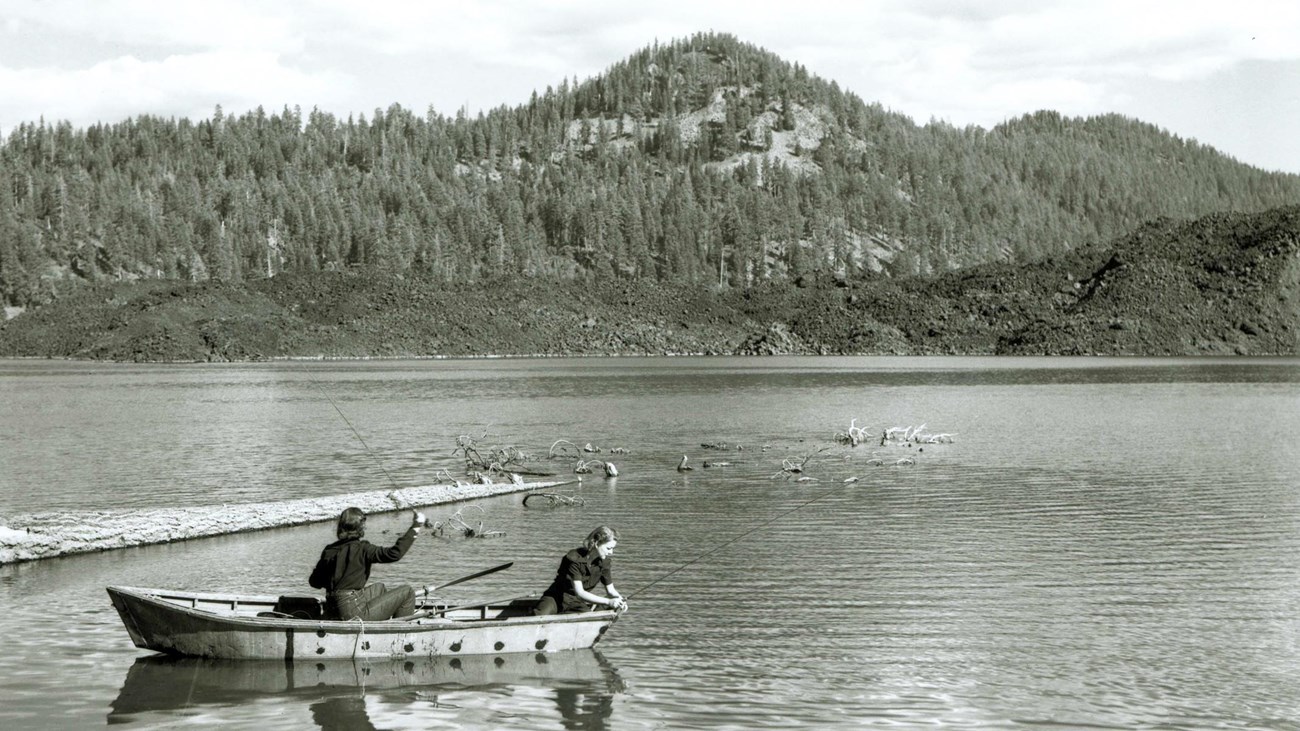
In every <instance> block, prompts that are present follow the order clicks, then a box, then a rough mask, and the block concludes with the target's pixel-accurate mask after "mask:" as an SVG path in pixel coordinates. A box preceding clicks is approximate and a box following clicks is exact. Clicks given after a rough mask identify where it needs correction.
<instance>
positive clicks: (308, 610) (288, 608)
mask: <svg viewBox="0 0 1300 731" xmlns="http://www.w3.org/2000/svg"><path fill="white" fill-rule="evenodd" d="M274 611H276V612H279V613H280V614H287V615H289V616H290V617H293V618H295V619H324V618H325V603H324V602H322V601H321V598H320V597H318V596H313V595H311V594H285V595H284V596H282V597H280V598H279V599H278V600H276V602H275V607H274Z"/></svg>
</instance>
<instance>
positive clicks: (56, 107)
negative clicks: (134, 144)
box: [0, 51, 352, 126]
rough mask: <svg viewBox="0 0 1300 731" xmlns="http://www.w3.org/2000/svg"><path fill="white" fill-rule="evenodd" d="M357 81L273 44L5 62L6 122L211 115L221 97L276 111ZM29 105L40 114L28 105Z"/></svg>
mask: <svg viewBox="0 0 1300 731" xmlns="http://www.w3.org/2000/svg"><path fill="white" fill-rule="evenodd" d="M351 86H352V82H351V80H350V79H347V78H345V77H341V76H338V75H336V74H329V73H325V74H314V75H309V74H305V73H302V72H300V71H297V70H294V69H291V68H287V67H285V66H283V65H282V64H280V62H279V57H278V56H277V55H276V54H274V53H270V52H261V51H259V52H253V53H249V52H240V51H214V52H206V53H195V54H187V55H179V56H169V57H167V58H165V59H163V60H161V61H142V60H140V59H137V58H135V57H132V56H126V57H121V58H115V59H111V60H108V61H103V62H101V63H98V64H95V65H94V66H91V67H90V68H86V69H81V70H77V71H71V72H69V71H63V70H58V69H49V68H45V69H23V70H14V69H0V89H4V95H3V97H2V98H0V122H3V123H5V126H12V124H13V123H15V122H18V121H24V120H34V119H35V118H36V116H44V117H45V118H46V120H47V121H55V120H59V119H70V120H75V121H76V122H77V123H78V124H83V125H84V124H90V123H93V122H95V121H104V122H115V121H118V120H121V119H124V118H127V117H130V116H134V115H136V114H141V113H152V114H161V115H164V116H172V115H175V116H187V117H191V118H206V117H208V116H210V115H211V114H212V111H213V108H214V106H215V105H217V104H221V105H223V106H224V107H226V109H227V110H228V111H230V112H238V111H243V110H247V109H251V108H253V107H256V106H257V105H259V104H261V105H264V106H265V107H266V108H267V111H268V112H274V111H279V109H281V108H282V107H283V106H284V105H293V104H295V103H298V104H302V105H303V106H304V107H306V108H310V106H311V105H312V104H315V103H318V102H320V101H322V100H324V101H326V102H335V103H342V102H343V101H344V100H345V98H346V93H347V91H348V90H349V88H350V87H351ZM30 109H36V110H40V114H39V115H31V114H24V113H23V110H30Z"/></svg>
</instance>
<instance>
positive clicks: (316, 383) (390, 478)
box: [307, 373, 428, 523]
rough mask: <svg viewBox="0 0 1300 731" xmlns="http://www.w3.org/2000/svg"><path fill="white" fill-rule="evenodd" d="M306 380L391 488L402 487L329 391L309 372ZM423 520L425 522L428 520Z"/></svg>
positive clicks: (398, 502)
mask: <svg viewBox="0 0 1300 731" xmlns="http://www.w3.org/2000/svg"><path fill="white" fill-rule="evenodd" d="M307 380H309V381H311V382H312V385H314V386H315V387H316V388H317V389H319V390H320V392H321V395H323V396H324V397H325V400H326V401H329V402H330V406H333V407H334V410H335V411H337V412H338V413H339V416H340V417H342V419H343V423H344V424H347V425H348V428H349V429H351V430H352V433H353V434H354V435H355V436H356V438H357V441H358V442H361V446H363V447H365V448H366V454H369V455H370V458H371V459H373V460H374V461H375V464H376V465H377V466H378V467H379V470H380V471H381V472H383V473H384V477H387V478H388V482H389V483H390V484H391V485H392V486H393V490H400V489H402V488H401V487H399V486H398V485H397V480H394V479H393V476H392V475H391V474H389V472H388V468H387V467H385V466H384V463H383V461H381V460H380V459H379V455H377V454H375V453H374V451H373V450H371V449H370V445H369V444H366V440H365V439H363V438H362V437H361V432H359V431H357V428H356V427H355V426H352V422H351V421H349V420H348V416H347V414H345V413H343V409H340V408H339V405H338V404H336V403H334V399H333V398H331V397H330V393H329V391H326V390H325V387H324V386H322V385H320V382H319V381H317V380H316V379H315V378H312V377H311V374H310V373H307ZM389 499H391V500H392V501H393V502H394V503H396V504H397V506H398V507H399V508H401V509H403V510H405V509H406V508H402V504H401V502H400V501H399V500H398V499H397V498H396V497H395V496H393V495H392V494H390V495H389ZM411 510H415V509H414V508H411ZM416 512H419V511H416ZM425 522H426V523H427V522H428V521H425Z"/></svg>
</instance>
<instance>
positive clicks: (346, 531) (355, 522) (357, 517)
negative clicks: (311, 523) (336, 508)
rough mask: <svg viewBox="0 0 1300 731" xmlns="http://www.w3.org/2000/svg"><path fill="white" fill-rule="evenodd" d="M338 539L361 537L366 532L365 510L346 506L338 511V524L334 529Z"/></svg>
mask: <svg viewBox="0 0 1300 731" xmlns="http://www.w3.org/2000/svg"><path fill="white" fill-rule="evenodd" d="M334 533H335V534H336V535H338V537H339V540H340V541H341V540H344V539H346V538H361V537H363V536H365V534H366V511H364V510H362V509H361V508H348V509H346V510H344V511H343V512H341V513H339V524H338V527H337V528H335V529H334Z"/></svg>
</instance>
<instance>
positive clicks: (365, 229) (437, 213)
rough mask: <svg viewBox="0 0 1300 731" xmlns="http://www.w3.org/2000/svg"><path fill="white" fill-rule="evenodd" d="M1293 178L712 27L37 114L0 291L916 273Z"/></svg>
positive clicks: (4, 164) (9, 142) (1265, 192)
mask: <svg viewBox="0 0 1300 731" xmlns="http://www.w3.org/2000/svg"><path fill="white" fill-rule="evenodd" d="M1297 202H1300V176H1295V175H1283V174H1279V173H1269V172H1264V171H1261V170H1258V169H1255V168H1252V167H1249V166H1246V165H1243V164H1241V163H1238V162H1236V161H1235V160H1232V159H1230V158H1227V157H1225V156H1223V155H1222V154H1220V153H1218V152H1217V151H1215V150H1214V149H1212V148H1209V147H1206V146H1202V145H1199V144H1197V143H1195V142H1193V141H1185V140H1181V139H1178V138H1177V137H1175V136H1172V135H1169V134H1168V133H1166V132H1164V131H1162V130H1160V129H1158V128H1156V127H1153V126H1151V125H1148V124H1144V123H1141V122H1137V121H1134V120H1130V119H1126V118H1123V117H1119V116H1115V115H1109V116H1103V117H1096V118H1088V119H1071V118H1064V117H1062V116H1060V115H1059V114H1056V113H1054V112H1038V113H1035V114H1030V115H1027V116H1024V117H1022V118H1019V119H1016V120H1012V121H1009V122H1007V123H1004V124H1002V125H999V126H997V127H995V128H994V129H992V130H983V129H981V128H976V127H968V128H964V129H958V128H954V127H952V126H951V125H948V124H945V123H941V122H931V123H929V124H927V125H924V126H917V125H916V124H914V123H913V122H912V121H911V120H910V119H908V118H907V117H905V116H902V115H899V114H896V113H892V112H889V111H887V110H885V109H882V108H881V107H880V106H879V105H875V104H867V103H864V102H863V101H862V100H861V99H859V98H858V97H857V96H855V95H853V94H850V93H846V92H844V91H842V90H841V89H839V88H838V86H837V85H836V84H835V83H834V82H828V81H824V80H822V79H820V78H817V77H815V76H812V75H810V74H809V73H807V71H806V70H805V69H804V68H802V67H801V66H799V65H798V64H791V63H788V62H785V61H783V60H781V59H779V58H778V57H776V56H775V55H773V54H771V53H768V52H766V51H763V50H762V49H759V48H756V47H754V46H751V45H748V44H745V43H742V42H740V41H738V40H737V39H735V38H733V37H731V36H727V35H719V34H701V35H697V36H694V37H692V38H689V39H685V40H681V41H678V42H675V43H671V44H667V45H658V44H656V45H654V46H652V47H649V48H646V49H643V50H641V51H639V52H637V53H635V54H633V55H632V56H630V57H629V58H628V59H627V60H625V61H623V62H620V63H618V64H616V65H614V66H612V67H611V68H610V69H608V70H607V71H606V72H605V73H604V74H602V75H600V76H598V77H596V78H593V79H589V80H587V81H585V82H582V83H576V82H575V83H570V82H569V81H567V80H566V81H564V83H561V84H560V85H559V87H558V88H553V89H552V88H548V89H547V90H546V91H545V92H544V93H535V94H534V95H533V96H532V98H531V99H530V100H528V102H527V103H524V104H522V105H519V106H517V107H512V108H507V107H500V108H497V109H494V110H492V111H490V112H488V113H486V114H480V115H478V116H476V117H473V118H471V117H469V116H467V115H465V114H463V113H462V114H459V115H456V116H455V117H447V116H444V115H441V114H439V113H437V112H435V111H434V110H433V109H430V110H429V111H428V112H427V113H426V114H425V115H423V116H418V115H416V114H414V113H412V112H411V111H409V110H406V109H403V108H401V107H399V106H396V105H394V106H392V107H390V108H388V109H387V110H375V112H374V113H373V114H372V115H371V116H370V117H369V118H368V119H367V118H366V117H365V116H358V117H355V118H353V117H349V118H348V119H347V120H340V119H337V118H335V117H334V116H332V115H330V114H327V113H323V112H320V111H317V110H313V111H312V112H310V113H308V114H307V115H306V117H305V118H304V116H303V114H302V113H301V111H300V110H298V109H297V108H294V109H288V108H286V109H284V110H282V111H281V112H280V113H279V114H267V113H266V112H265V111H263V110H262V109H260V108H259V109H257V110H256V111H253V112H250V113H247V114H243V115H240V116H227V115H225V114H224V113H223V112H222V110H221V109H220V108H219V107H218V108H217V109H216V111H215V113H214V114H213V116H212V118H211V119H204V120H199V121H197V122H195V121H191V120H188V119H179V120H177V119H161V118H157V117H149V116H142V117H138V118H135V119H132V120H128V121H125V122H121V123H118V124H97V125H94V126H91V127H88V128H86V129H76V128H73V127H72V126H71V125H70V124H69V123H67V122H59V123H54V124H49V123H46V122H45V121H44V120H41V121H39V122H35V123H23V124H20V125H18V126H17V127H16V128H15V129H14V130H13V131H12V133H11V134H10V135H9V136H8V138H7V139H6V140H5V141H4V143H3V145H2V146H0V299H2V300H3V301H4V302H5V303H7V304H15V305H29V304H39V303H41V302H44V301H48V300H49V299H50V298H51V297H54V296H57V293H58V289H59V287H61V286H65V285H63V284H61V282H64V281H67V280H68V279H72V280H77V279H99V278H104V277H123V276H129V277H135V276H139V277H159V278H188V279H203V278H221V279H225V280H235V281H238V280H241V279H246V278H251V277H265V276H270V275H273V274H275V273H277V272H280V271H284V270H294V271H312V270H322V269H338V268H346V267H368V268H374V269H380V270H416V271H419V272H422V273H425V274H432V275H435V276H439V277H444V278H446V279H449V280H476V279H478V278H480V277H484V276H488V275H492V276H497V275H507V276H508V275H519V276H528V277H542V278H554V277H564V278H568V277H575V276H587V275H590V276H608V277H614V276H617V277H631V278H650V279H656V280H661V281H663V280H666V281H674V282H698V283H700V284H701V285H704V284H705V283H715V282H721V283H722V284H724V285H729V286H749V285H751V284H753V283H754V282H756V281H758V280H764V279H794V278H797V277H798V276H800V275H801V274H804V273H806V272H812V271H834V272H836V273H837V274H840V275H843V276H849V277H853V276H857V275H860V274H864V273H866V272H868V271H870V270H873V269H876V268H880V267H881V266H883V267H884V268H885V270H887V271H891V272H893V273H897V274H916V273H920V274H926V273H931V272H935V271H942V270H947V269H951V268H954V267H961V266H967V265H971V264H976V263H981V262H986V261H992V260H1005V259H1012V260H1028V259H1035V258H1041V257H1045V256H1051V255H1053V254H1055V253H1059V252H1061V251H1064V250H1068V249H1071V248H1074V247H1077V246H1080V245H1084V244H1088V243H1092V242H1096V241H1099V240H1106V239H1109V238H1111V237H1114V236H1118V235H1120V234H1122V233H1125V232H1126V231H1128V230H1130V229H1132V228H1134V227H1135V226H1136V225H1138V224H1139V223H1141V222H1143V221H1145V220H1148V219H1151V218H1154V217H1156V216H1173V217H1182V218H1191V217H1195V216H1200V215H1204V214H1206V213H1209V212H1212V211H1218V210H1242V211H1254V210H1263V209H1267V208H1273V207H1277V206H1281V205H1285V204H1291V203H1297Z"/></svg>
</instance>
